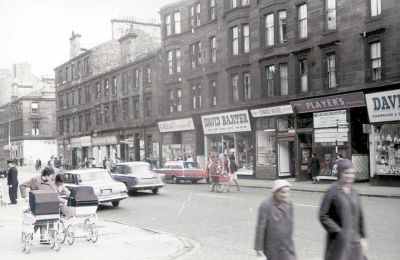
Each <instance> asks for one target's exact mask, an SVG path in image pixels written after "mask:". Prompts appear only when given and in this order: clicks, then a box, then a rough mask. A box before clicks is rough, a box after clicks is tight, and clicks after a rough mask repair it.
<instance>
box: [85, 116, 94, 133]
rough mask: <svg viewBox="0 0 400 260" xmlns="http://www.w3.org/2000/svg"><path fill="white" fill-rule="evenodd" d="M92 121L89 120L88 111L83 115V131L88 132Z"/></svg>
mask: <svg viewBox="0 0 400 260" xmlns="http://www.w3.org/2000/svg"><path fill="white" fill-rule="evenodd" d="M91 125H92V121H91V119H90V111H89V112H87V113H86V114H85V131H89V129H90V126H91Z"/></svg>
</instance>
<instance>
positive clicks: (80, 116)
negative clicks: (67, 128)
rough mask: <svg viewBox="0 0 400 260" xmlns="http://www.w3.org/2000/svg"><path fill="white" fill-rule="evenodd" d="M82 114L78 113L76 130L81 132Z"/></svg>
mask: <svg viewBox="0 0 400 260" xmlns="http://www.w3.org/2000/svg"><path fill="white" fill-rule="evenodd" d="M82 124H83V115H79V118H78V132H82Z"/></svg>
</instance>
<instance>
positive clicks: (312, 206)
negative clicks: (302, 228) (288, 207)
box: [293, 203, 318, 208]
mask: <svg viewBox="0 0 400 260" xmlns="http://www.w3.org/2000/svg"><path fill="white" fill-rule="evenodd" d="M293 205H295V206H299V207H310V208H318V206H314V205H308V204H298V203H294V204H293Z"/></svg>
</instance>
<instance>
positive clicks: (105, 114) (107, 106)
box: [103, 104, 110, 123]
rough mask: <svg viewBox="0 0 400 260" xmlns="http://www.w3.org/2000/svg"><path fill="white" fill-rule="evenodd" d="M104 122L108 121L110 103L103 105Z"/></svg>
mask: <svg viewBox="0 0 400 260" xmlns="http://www.w3.org/2000/svg"><path fill="white" fill-rule="evenodd" d="M103 114H104V123H109V122H110V104H104V105H103Z"/></svg>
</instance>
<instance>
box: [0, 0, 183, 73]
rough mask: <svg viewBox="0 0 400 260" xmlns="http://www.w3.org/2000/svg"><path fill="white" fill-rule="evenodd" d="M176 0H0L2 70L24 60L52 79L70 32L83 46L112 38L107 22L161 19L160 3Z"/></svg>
mask: <svg viewBox="0 0 400 260" xmlns="http://www.w3.org/2000/svg"><path fill="white" fill-rule="evenodd" d="M176 1H177V0H0V68H2V69H11V68H12V64H13V63H21V62H26V63H30V64H31V66H32V73H33V74H34V75H35V76H38V77H41V76H43V75H49V76H52V77H54V71H53V69H54V68H55V67H57V66H59V65H61V64H62V63H64V62H67V61H68V60H69V38H70V36H71V32H72V30H73V31H74V32H76V33H79V34H81V35H82V37H81V46H82V48H87V49H90V48H93V47H95V46H96V45H99V44H101V43H103V42H105V41H107V40H110V39H111V23H110V21H111V19H113V18H119V17H121V16H131V17H138V18H157V19H158V20H159V19H160V18H159V13H158V12H159V10H160V7H162V6H163V5H166V4H169V3H173V2H176Z"/></svg>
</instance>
